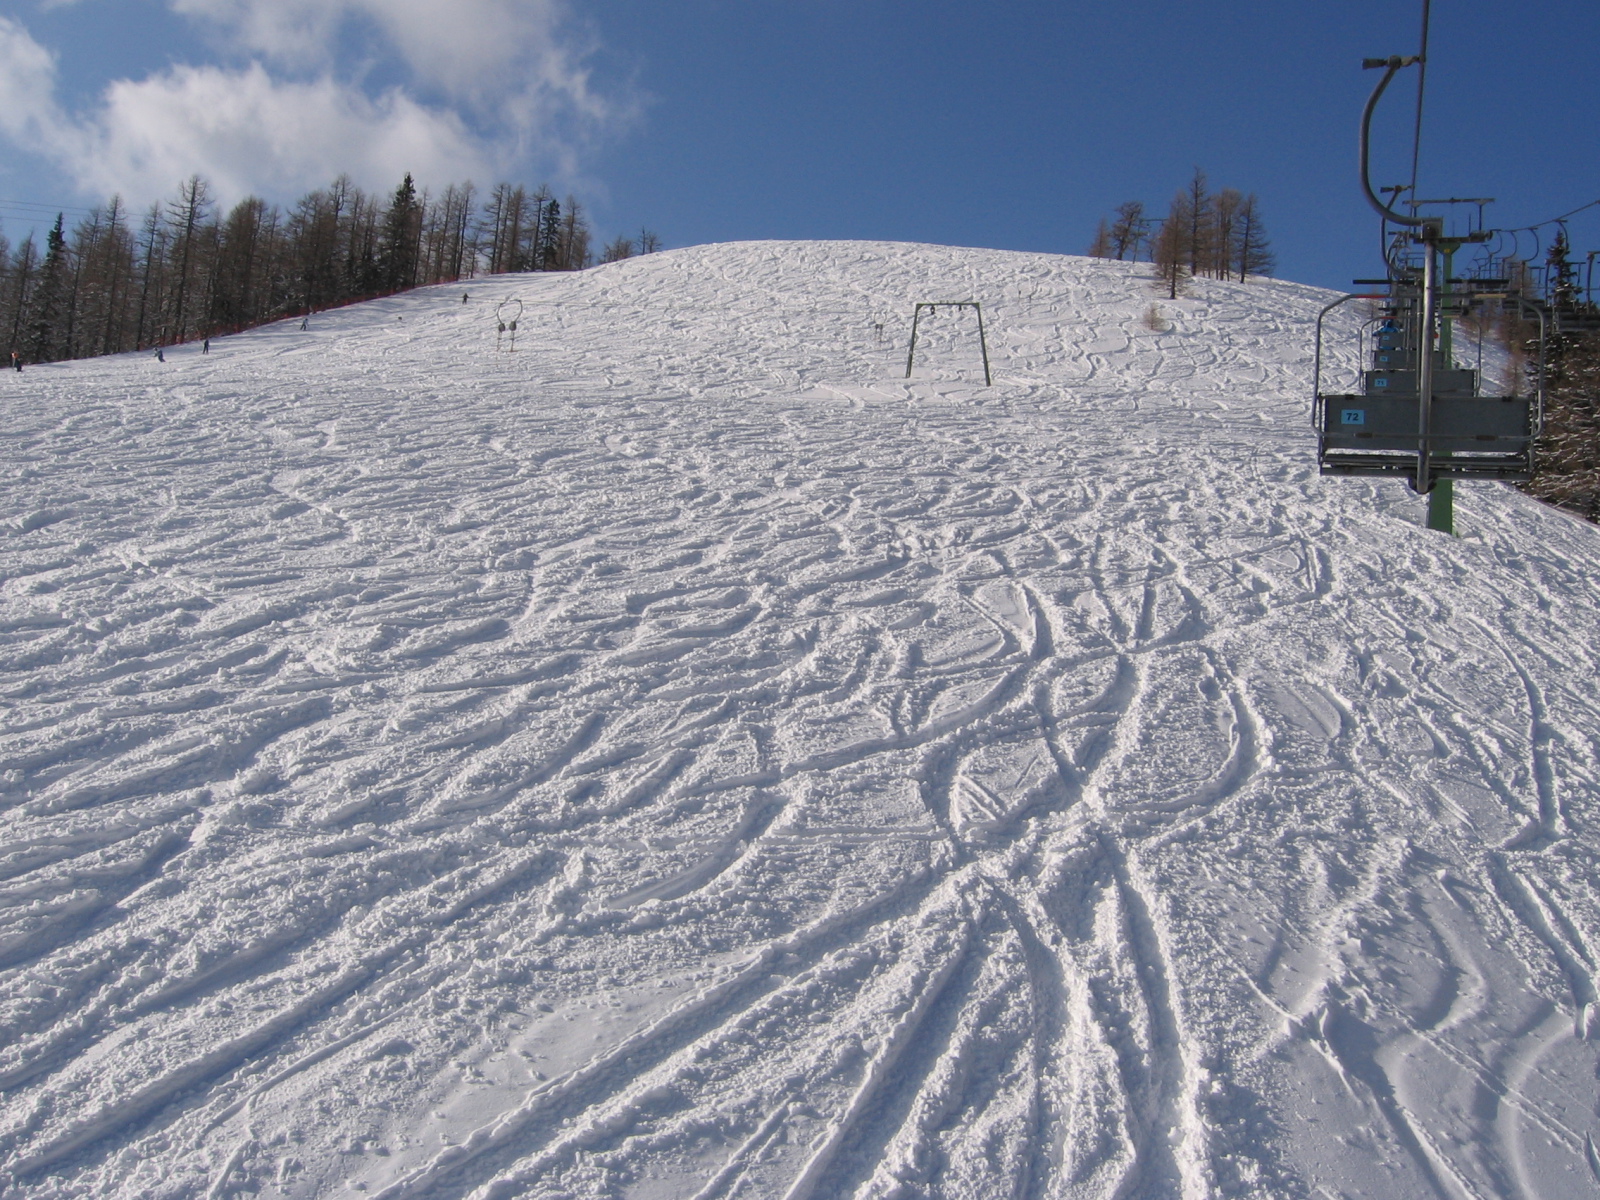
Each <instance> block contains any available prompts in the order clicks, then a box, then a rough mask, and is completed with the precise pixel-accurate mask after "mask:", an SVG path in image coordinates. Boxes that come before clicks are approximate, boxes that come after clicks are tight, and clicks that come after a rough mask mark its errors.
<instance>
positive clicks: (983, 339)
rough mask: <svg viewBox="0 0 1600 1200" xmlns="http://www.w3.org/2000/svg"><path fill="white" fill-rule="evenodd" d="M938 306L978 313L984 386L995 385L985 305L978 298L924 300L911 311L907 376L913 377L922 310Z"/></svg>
mask: <svg viewBox="0 0 1600 1200" xmlns="http://www.w3.org/2000/svg"><path fill="white" fill-rule="evenodd" d="M936 308H970V309H974V310H976V312H977V314H978V348H979V349H980V350H981V351H982V352H983V386H984V387H993V386H994V378H993V376H992V375H990V373H989V339H988V336H987V335H986V334H985V333H984V329H983V305H982V304H981V303H979V302H978V301H977V300H923V301H919V302H918V303H917V306H916V308H914V309H913V310H912V312H911V349H910V350H908V351H907V352H906V378H907V379H910V378H911V368H912V366H913V365H915V363H916V360H917V327H918V326H919V325H920V324H921V323H922V310H923V309H927V310H928V311H929V312H932V311H933V310H934V309H936Z"/></svg>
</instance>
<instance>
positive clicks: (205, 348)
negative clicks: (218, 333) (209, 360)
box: [200, 338, 211, 354]
mask: <svg viewBox="0 0 1600 1200" xmlns="http://www.w3.org/2000/svg"><path fill="white" fill-rule="evenodd" d="M200 353H201V354H210V353H211V339H210V338H207V339H206V340H205V341H203V342H201V343H200Z"/></svg>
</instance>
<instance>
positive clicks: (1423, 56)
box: [1411, 0, 1433, 196]
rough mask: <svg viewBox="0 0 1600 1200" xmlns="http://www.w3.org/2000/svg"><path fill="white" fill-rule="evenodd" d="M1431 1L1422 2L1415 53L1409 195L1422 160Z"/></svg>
mask: <svg viewBox="0 0 1600 1200" xmlns="http://www.w3.org/2000/svg"><path fill="white" fill-rule="evenodd" d="M1432 11H1433V0H1422V46H1421V49H1419V50H1418V51H1417V123H1416V128H1415V129H1414V130H1413V131H1412V135H1411V194H1412V196H1415V195H1416V194H1417V164H1418V162H1420V161H1421V159H1422V96H1423V91H1424V89H1425V88H1426V87H1427V84H1428V25H1429V19H1430V16H1431V13H1432Z"/></svg>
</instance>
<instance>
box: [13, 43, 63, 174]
mask: <svg viewBox="0 0 1600 1200" xmlns="http://www.w3.org/2000/svg"><path fill="white" fill-rule="evenodd" d="M55 86H56V60H55V55H53V54H51V53H50V51H48V50H46V49H45V48H44V47H43V46H41V45H39V43H38V42H36V41H34V40H33V38H32V37H30V36H29V35H28V31H27V30H26V29H24V28H23V27H22V26H21V25H19V24H17V23H16V22H15V21H12V20H10V19H9V18H6V17H0V133H3V134H4V135H5V136H6V137H7V138H8V139H10V140H11V141H12V142H13V143H15V144H17V145H20V146H26V147H30V148H31V147H33V146H36V145H38V144H40V143H41V142H43V141H44V140H45V139H47V138H48V137H49V136H50V133H51V132H52V131H53V130H55V129H56V128H57V127H58V126H59V124H60V122H61V120H62V118H61V114H60V112H59V111H58V110H57V109H56V106H55Z"/></svg>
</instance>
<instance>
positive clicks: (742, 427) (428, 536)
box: [0, 242, 1600, 1200]
mask: <svg viewBox="0 0 1600 1200" xmlns="http://www.w3.org/2000/svg"><path fill="white" fill-rule="evenodd" d="M1148 274H1149V267H1148V266H1147V265H1135V264H1121V263H1112V262H1104V261H1098V260H1088V259H1078V258H1067V257H1060V256H1048V255H1029V254H1012V253H1002V252H996V251H985V250H967V249H958V248H949V247H936V246H911V245H900V244H888V243H806V242H798V243H777V242H762V243H745V244H732V245H723V246H707V247H696V248H692V249H687V250H680V251H671V252H667V253H663V254H658V255H652V256H649V257H646V258H642V259H635V260H630V261H627V262H623V263H619V264H613V265H611V266H608V267H604V268H598V269H595V270H593V271H589V272H584V273H581V274H575V275H531V276H505V277H494V278H490V279H484V280H477V281H471V282H469V283H465V284H461V285H457V286H454V287H441V288H432V289H423V290H420V291H418V292H413V293H408V294H406V295H402V296H396V297H391V298H388V299H385V300H380V301H374V302H371V303H368V304H365V305H360V306H354V307H351V308H348V309H341V310H337V311H331V312H327V313H323V314H319V315H316V316H314V317H313V318H312V319H311V320H310V322H308V326H307V328H306V329H305V330H301V329H300V328H299V322H298V321H296V322H286V323H283V324H280V325H276V326H272V327H268V328H264V329H260V330H256V331H252V332H251V333H248V334H244V335H240V336H238V337H234V338H227V339H218V340H216V341H214V342H213V344H212V348H211V353H210V354H209V355H201V354H200V353H199V352H198V350H192V349H187V348H179V349H176V350H174V351H173V353H171V354H169V355H168V356H167V361H166V362H165V363H157V362H155V361H154V360H151V359H146V358H142V357H136V356H122V357H120V358H112V359H104V360H87V361H81V362H76V363H69V364H60V365H57V366H51V367H41V368H30V369H29V370H28V371H27V372H25V373H24V374H23V375H21V376H17V375H15V374H14V373H11V374H8V375H6V377H5V378H4V380H3V381H0V412H3V413H4V414H5V419H6V422H7V433H8V437H7V439H6V443H5V445H6V449H5V451H4V458H3V460H0V470H3V471H4V473H5V478H6V484H7V486H6V489H5V491H4V492H3V493H0V495H3V500H0V705H3V709H4V713H5V721H4V723H3V726H0V814H3V816H0V820H3V825H0V1190H3V1191H4V1192H5V1193H6V1194H7V1195H8V1196H9V1195H16V1196H20V1197H27V1198H29V1200H42V1198H46V1197H48V1198H50V1200H55V1198H57V1197H63V1198H64V1197H67V1196H81V1195H94V1196H104V1197H126V1198H129V1200H131V1198H133V1197H141V1198H142V1197H174V1198H175V1197H180V1196H181V1197H188V1196H214V1197H222V1196H230V1195H236V1194H246V1193H249V1194H253V1195H256V1196H259V1197H297V1198H298V1197H313V1196H325V1195H334V1194H346V1192H347V1190H350V1189H353V1190H357V1191H363V1192H365V1193H366V1194H369V1195H380V1196H385V1197H391V1198H398V1197H403V1196H404V1197H422V1196H427V1197H430V1198H456V1197H468V1196H472V1197H492V1196H511V1195H532V1196H551V1197H553V1196H558V1195H586V1196H587V1195H615V1196H629V1197H636V1196H638V1197H642V1196H651V1197H663V1198H666V1197H682V1198H683V1200H691V1198H693V1200H713V1198H722V1200H729V1198H732V1197H751V1196H763V1197H765V1196H772V1197H785V1198H788V1200H807V1198H809V1200H822V1198H824V1197H836V1196H853V1197H890V1196H894V1197H911V1196H920V1197H943V1198H951V1200H978V1198H980V1197H981V1198H985V1200H987V1198H988V1197H993V1196H1007V1195H1018V1194H1039V1195H1052V1196H1055V1195H1060V1196H1069V1197H1085V1198H1087V1197H1110V1196H1129V1197H1140V1198H1159V1197H1167V1196H1180V1195H1181V1196H1206V1197H1226V1198H1230V1200H1232V1198H1244V1197H1251V1198H1258V1197H1259V1198H1266V1197H1271V1198H1273V1200H1277V1198H1279V1197H1284V1196H1314V1195H1319V1194H1324V1193H1326V1194H1328V1195H1334V1194H1371V1195H1393V1196H1432V1195H1440V1196H1445V1195H1457V1194H1460V1195H1475V1196H1512V1195H1515V1196H1519V1197H1539V1198H1548V1200H1554V1198H1555V1197H1565V1196H1570V1195H1572V1194H1574V1190H1573V1189H1574V1188H1575V1187H1576V1188H1577V1189H1578V1190H1579V1191H1581V1190H1582V1188H1583V1187H1585V1186H1588V1185H1587V1184H1585V1183H1582V1182H1580V1183H1578V1184H1574V1183H1573V1180H1574V1179H1575V1178H1576V1179H1579V1180H1583V1179H1585V1178H1594V1179H1597V1180H1600V1165H1597V1164H1600V1159H1597V1158H1596V1156H1595V1151H1594V1142H1593V1132H1592V1130H1593V1126H1594V1117H1593V1107H1592V1106H1593V1080H1594V1078H1595V1072H1596V1069H1597V1067H1600V1055H1597V1049H1600V1047H1597V1043H1596V1033H1597V1030H1600V1018H1597V1016H1596V1013H1597V1011H1600V1008H1597V1005H1600V998H1597V995H1596V986H1597V985H1596V962H1597V961H1600V957H1597V956H1600V902H1597V900H1596V896H1597V895H1600V890H1597V888H1596V883H1597V882H1600V881H1597V879H1596V866H1595V863H1596V862H1597V861H1600V859H1597V855H1596V850H1597V846H1596V844H1595V842H1596V833H1595V830H1596V828H1597V821H1596V818H1597V816H1600V813H1597V808H1600V804H1597V800H1600V783H1597V781H1600V749H1597V748H1600V705H1597V703H1596V701H1595V699H1594V697H1593V694H1592V693H1593V691H1594V689H1593V688H1592V686H1590V681H1591V680H1592V679H1593V677H1594V676H1595V674H1596V667H1597V663H1596V654H1597V651H1596V647H1597V646H1600V638H1597V637H1596V633H1597V624H1600V621H1597V617H1600V583H1597V580H1600V570H1597V567H1600V536H1597V533H1596V531H1595V530H1594V529H1593V528H1591V527H1588V526H1585V525H1583V524H1581V523H1579V522H1577V521H1575V520H1572V519H1569V518H1567V517H1565V516H1563V515H1562V514H1559V513H1556V512H1553V511H1551V510H1548V509H1545V508H1542V507H1541V506H1539V505H1537V504H1536V503H1534V502H1532V501H1530V500H1528V499H1526V498H1525V497H1522V496H1520V495H1519V494H1518V493H1516V492H1515V491H1512V490H1510V489H1508V488H1504V487H1501V486H1499V485H1493V484H1475V485H1462V486H1461V488H1460V492H1459V495H1458V512H1459V517H1458V520H1459V525H1460V527H1461V529H1462V530H1463V534H1464V536H1463V537H1461V538H1460V539H1457V540H1448V539H1443V538H1441V537H1439V536H1438V535H1436V534H1432V533H1429V532H1428V531H1426V530H1425V529H1423V528H1421V527H1420V526H1421V520H1420V516H1421V502H1420V501H1418V500H1417V498H1416V497H1414V496H1412V495H1411V494H1410V493H1409V492H1408V491H1407V490H1406V489H1405V488H1404V486H1403V485H1400V484H1390V483H1377V482H1353V481H1348V480H1323V479H1321V478H1319V477H1318V476H1317V474H1316V470H1315V463H1314V461H1313V449H1312V446H1313V439H1312V435H1311V431H1310V429H1309V414H1308V411H1307V410H1308V401H1309V392H1310V379H1309V372H1310V358H1311V344H1310V342H1311V332H1310V327H1311V322H1312V320H1313V318H1314V316H1315V314H1316V312H1317V310H1318V309H1320V308H1321V306H1322V305H1323V304H1324V303H1326V299H1327V297H1326V296H1325V295H1324V294H1323V293H1320V292H1318V291H1316V290H1315V289H1310V288H1304V287H1300V286H1297V285H1293V284H1284V283H1275V282H1271V281H1251V282H1249V283H1246V284H1238V283H1232V282H1218V281H1204V280H1202V281H1196V282H1195V284H1194V286H1193V294H1192V295H1191V296H1189V297H1187V298H1183V299H1180V300H1178V301H1175V302H1174V301H1168V300H1163V299H1161V298H1160V297H1158V296H1156V295H1155V293H1154V292H1153V291H1152V290H1151V281H1150V279H1149V278H1148ZM463 293H465V294H466V295H467V300H466V302H465V303H463V301H462V294H463ZM967 299H976V300H979V301H981V302H982V303H983V305H984V315H985V323H986V327H987V331H988V336H989V352H990V358H991V361H992V363H993V366H994V375H995V382H994V386H992V387H987V388H986V387H984V386H983V378H982V370H981V362H980V360H979V356H978V348H977V343H976V321H975V318H974V317H973V315H972V314H971V313H970V311H967V312H961V311H954V310H941V311H939V312H937V313H935V314H934V316H933V317H931V318H930V319H928V320H927V321H926V322H925V328H923V329H922V330H920V331H919V346H918V355H917V362H916V368H915V371H914V372H913V377H912V378H911V379H909V380H908V379H906V378H905V377H904V376H905V360H906V349H907V344H906V343H907V336H908V334H909V324H910V318H911V309H912V305H913V304H915V303H916V302H918V301H924V300H967ZM513 300H515V301H517V302H518V305H520V307H518V305H512V304H510V302H511V301H513ZM1152 305H1154V306H1155V307H1156V309H1157V310H1158V312H1157V314H1155V316H1154V317H1152V316H1151V314H1150V309H1151V307H1152ZM513 312H515V313H518V314H519V315H518V318H517V319H518V328H517V331H516V333H517V337H516V348H515V350H514V351H512V350H511V349H510V347H509V341H510V339H509V338H508V337H506V336H505V334H503V333H502V332H501V331H500V330H499V329H498V325H499V323H500V322H501V321H502V320H504V319H506V318H505V314H509V313H513ZM497 313H498V314H501V315H500V316H498V317H497ZM1341 319H1342V320H1347V321H1349V322H1354V321H1355V320H1356V319H1357V318H1356V316H1355V315H1353V314H1351V315H1348V316H1346V317H1341ZM1340 328H1341V329H1342V330H1343V331H1344V332H1345V333H1350V332H1353V330H1354V325H1353V324H1347V325H1344V326H1341V327H1340ZM506 333H509V330H508V331H506ZM497 343H498V345H497ZM1341 354H1343V356H1342V357H1339V356H1336V357H1335V361H1334V366H1335V368H1336V369H1340V370H1354V369H1355V368H1356V366H1357V359H1356V357H1355V355H1354V354H1353V353H1349V354H1346V353H1344V352H1343V351H1341Z"/></svg>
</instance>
